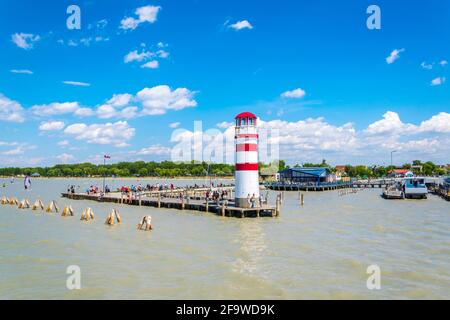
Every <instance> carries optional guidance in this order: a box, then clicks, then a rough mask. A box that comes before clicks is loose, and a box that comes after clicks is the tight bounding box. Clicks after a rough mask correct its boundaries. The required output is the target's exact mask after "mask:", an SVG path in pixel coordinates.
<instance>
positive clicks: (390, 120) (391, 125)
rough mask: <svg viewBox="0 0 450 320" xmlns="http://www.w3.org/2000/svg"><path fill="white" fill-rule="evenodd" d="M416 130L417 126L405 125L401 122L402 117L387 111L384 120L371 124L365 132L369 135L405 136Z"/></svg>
mask: <svg viewBox="0 0 450 320" xmlns="http://www.w3.org/2000/svg"><path fill="white" fill-rule="evenodd" d="M415 129H416V126H414V125H412V124H407V123H403V122H402V121H401V120H400V116H399V115H398V113H396V112H393V111H387V112H386V113H385V114H384V115H383V119H382V120H378V121H375V122H374V123H372V124H370V125H369V126H368V127H367V129H366V130H365V132H366V133H367V134H385V133H389V134H403V133H407V132H413V131H414V130H415Z"/></svg>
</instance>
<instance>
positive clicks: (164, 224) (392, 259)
mask: <svg viewBox="0 0 450 320" xmlns="http://www.w3.org/2000/svg"><path fill="white" fill-rule="evenodd" d="M4 181H5V183H6V187H5V188H0V196H2V195H6V196H8V197H10V196H16V197H17V198H19V200H21V199H23V198H28V199H29V200H30V201H31V202H34V200H35V199H36V198H38V197H40V198H42V200H43V201H44V202H45V203H46V204H47V203H48V202H49V201H50V200H53V199H55V200H57V201H58V203H59V205H60V207H63V206H65V205H67V204H71V205H72V206H73V208H74V210H75V212H76V217H67V218H62V217H60V216H59V215H55V214H53V215H48V214H46V213H43V212H36V211H31V210H18V209H17V208H16V207H15V206H9V205H0V298H7V299H31V298H41V299H57V298H62V299H111V298H124V299H131V298H136V299H194V298H200V299H202V298H203V299H264V298H266V299H270V298H273V299H296V298H298V299H308V298H319V299H327V298H331V299H342V298H358V299H385V298H396V299H409V298H413V299H414V298H425V299H432V298H440V299H443V298H446V299H449V298H450V250H449V247H450V233H449V232H448V229H449V228H448V227H449V223H450V214H449V212H450V210H449V203H448V202H446V201H444V200H442V199H440V198H438V197H435V196H430V197H429V199H428V200H404V201H387V200H384V199H382V198H381V197H380V196H379V194H380V190H379V189H373V190H365V191H361V192H358V193H356V194H350V195H346V196H339V195H338V193H337V192H317V193H314V192H308V193H305V205H304V206H300V205H299V200H298V199H299V195H298V193H297V192H293V193H288V192H286V193H285V198H284V202H283V205H282V211H281V216H280V217H279V218H273V219H272V218H261V219H236V218H227V217H220V216H215V215H213V214H211V213H203V212H190V211H179V210H169V209H156V208H149V207H141V208H140V207H131V206H126V205H117V204H108V203H96V202H89V201H73V200H69V199H62V198H59V194H60V192H63V191H65V189H66V188H67V186H68V185H69V184H74V185H76V186H79V188H80V190H84V189H86V188H88V187H89V186H90V185H91V184H97V185H101V180H96V181H95V180H87V179H74V180H67V179H51V180H50V179H35V180H33V181H32V190H31V191H24V190H23V184H22V182H21V181H19V180H16V183H15V184H10V183H9V180H8V179H4V180H1V179H0V186H1V185H2V184H3V182H4ZM148 182H149V183H153V184H154V183H156V181H145V180H143V181H136V180H131V179H130V180H127V181H123V180H108V181H107V184H109V185H110V186H112V187H119V186H120V185H121V184H122V183H126V184H131V183H134V184H138V183H142V184H146V183H148ZM159 182H165V181H159ZM196 182H197V183H198V184H203V183H207V182H205V181H196ZM169 183H170V182H169ZM175 183H176V184H179V185H186V184H192V183H193V182H192V181H189V180H177V181H175ZM275 197H276V193H275V192H270V193H269V201H270V202H271V203H274V201H275ZM113 206H115V207H116V208H117V209H118V210H119V211H120V214H121V216H122V219H123V223H122V224H120V225H117V226H114V227H108V226H105V225H104V224H103V222H104V220H105V218H106V215H107V214H108V213H109V212H110V211H111V209H112V208H113ZM86 207H91V208H92V209H93V211H94V212H95V214H96V219H95V220H94V221H90V222H81V221H80V220H79V216H80V213H81V211H82V210H83V209H84V208H86ZM148 214H150V215H152V217H153V224H154V227H155V229H154V230H153V231H152V232H138V231H137V230H136V224H137V223H138V221H139V219H140V218H141V217H142V216H143V215H148ZM371 264H376V265H379V266H380V268H381V273H382V277H381V279H382V280H381V290H378V291H377V290H375V291H370V290H368V289H367V288H366V280H367V277H368V275H367V274H366V268H367V266H369V265H371ZM69 265H78V266H80V268H81V273H82V277H81V283H82V290H79V291H76V290H75V291H69V290H67V289H66V279H67V274H66V268H67V267H68V266H69Z"/></svg>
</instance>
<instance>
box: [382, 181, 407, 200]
mask: <svg viewBox="0 0 450 320" xmlns="http://www.w3.org/2000/svg"><path fill="white" fill-rule="evenodd" d="M381 196H382V197H383V198H385V199H403V198H404V197H405V196H404V193H403V190H402V185H401V184H400V183H398V182H397V183H395V184H394V185H391V186H387V187H386V188H385V189H384V190H383V193H382V194H381Z"/></svg>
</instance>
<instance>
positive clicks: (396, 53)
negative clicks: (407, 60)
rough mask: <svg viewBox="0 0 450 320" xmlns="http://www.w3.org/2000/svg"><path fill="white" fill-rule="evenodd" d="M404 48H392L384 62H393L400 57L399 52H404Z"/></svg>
mask: <svg viewBox="0 0 450 320" xmlns="http://www.w3.org/2000/svg"><path fill="white" fill-rule="evenodd" d="M404 51H405V49H394V50H393V51H392V52H391V54H390V55H389V56H388V57H387V58H386V63H387V64H391V63H394V62H395V61H396V60H397V59H399V58H400V53H402V52H404Z"/></svg>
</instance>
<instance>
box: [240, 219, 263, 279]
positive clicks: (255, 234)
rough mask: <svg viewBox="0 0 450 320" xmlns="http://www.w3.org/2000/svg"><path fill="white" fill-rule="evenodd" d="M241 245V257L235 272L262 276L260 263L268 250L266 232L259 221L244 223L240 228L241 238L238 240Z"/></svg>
mask: <svg viewBox="0 0 450 320" xmlns="http://www.w3.org/2000/svg"><path fill="white" fill-rule="evenodd" d="M236 241H237V242H238V244H239V245H240V251H241V252H240V253H241V255H240V256H239V257H237V259H236V261H235V263H234V265H233V271H235V272H240V273H249V274H256V275H257V274H258V273H259V274H261V273H262V271H263V270H261V269H260V267H261V264H260V261H261V259H262V258H263V256H264V254H265V251H266V249H267V247H266V245H265V235H264V230H263V229H262V227H261V226H260V224H259V221H252V222H250V223H242V224H240V226H239V237H238V239H237V240H236Z"/></svg>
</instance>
